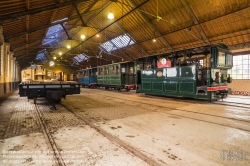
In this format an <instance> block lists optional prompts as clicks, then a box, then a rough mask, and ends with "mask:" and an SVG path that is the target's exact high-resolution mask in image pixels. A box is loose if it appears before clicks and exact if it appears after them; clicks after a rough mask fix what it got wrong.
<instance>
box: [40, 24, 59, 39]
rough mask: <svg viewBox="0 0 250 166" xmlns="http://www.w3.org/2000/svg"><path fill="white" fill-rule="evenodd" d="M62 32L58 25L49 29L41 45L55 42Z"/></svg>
mask: <svg viewBox="0 0 250 166" xmlns="http://www.w3.org/2000/svg"><path fill="white" fill-rule="evenodd" d="M62 30H63V28H62V26H61V25H60V24H58V25H54V26H52V27H50V28H49V30H48V32H47V34H46V37H45V39H44V40H43V44H49V43H51V42H54V41H55V40H57V39H56V37H57V35H58V34H59V33H60V32H61V31H62Z"/></svg>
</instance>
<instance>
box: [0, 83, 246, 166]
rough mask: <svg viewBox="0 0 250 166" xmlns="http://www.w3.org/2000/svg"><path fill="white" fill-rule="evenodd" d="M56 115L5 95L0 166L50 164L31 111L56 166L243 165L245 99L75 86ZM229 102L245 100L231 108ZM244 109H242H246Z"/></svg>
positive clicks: (41, 101)
mask: <svg viewBox="0 0 250 166" xmlns="http://www.w3.org/2000/svg"><path fill="white" fill-rule="evenodd" d="M81 91H82V92H81V94H80V95H73V96H67V99H66V100H64V99H63V100H62V104H63V105H65V106H67V108H68V109H71V110H73V111H74V112H76V113H77V114H78V115H79V116H80V117H83V118H84V119H85V121H83V120H82V119H81V118H79V117H77V116H76V115H75V114H73V113H72V112H69V111H68V110H67V109H66V108H65V107H63V106H62V105H59V104H57V105H56V107H57V110H54V109H53V107H52V106H51V105H48V103H47V101H46V100H44V99H39V100H38V104H37V105H36V106H35V105H34V104H33V102H32V101H30V102H27V99H26V98H20V97H18V95H17V93H14V94H12V95H10V96H6V98H8V100H4V98H3V99H2V100H1V103H0V104H1V105H0V138H1V140H0V153H1V155H0V165H4V166H5V165H38V166H40V165H46V166H47V165H57V161H56V160H55V159H56V158H58V156H56V153H57V152H56V153H55V151H53V150H52V148H51V145H50V144H49V143H48V139H47V138H46V136H45V135H44V130H43V129H42V126H41V124H40V123H39V120H38V116H37V113H36V112H35V110H36V109H38V110H39V112H40V113H41V116H42V118H43V121H44V123H45V124H46V126H47V129H48V131H49V133H50V135H51V136H52V138H51V139H53V140H54V144H55V145H56V147H57V149H58V150H59V151H60V156H59V158H60V160H62V161H63V162H62V163H63V164H64V165H67V166H68V165H79V166H80V165H98V166H99V165H108V166H110V165H112V166H113V165H117V166H121V165H122V166H123V165H124V166H126V165H128V166H130V165H135V166H140V165H141V166H144V165H244V166H245V165H250V143H249V142H250V127H249V125H250V120H249V116H250V110H249V108H248V106H249V105H248V103H249V99H250V98H249V97H244V96H229V97H228V98H227V99H226V100H224V104H225V103H227V102H231V103H230V106H226V105H219V104H213V103H209V102H204V101H199V100H184V99H176V98H163V97H152V96H145V95H143V94H136V93H135V92H134V91H130V92H116V91H112V90H110V91H107V90H98V89H85V88H82V89H81ZM235 102H237V103H238V102H241V103H245V106H244V107H239V106H238V104H235V106H233V105H232V104H234V103H235ZM249 107H250V106H249Z"/></svg>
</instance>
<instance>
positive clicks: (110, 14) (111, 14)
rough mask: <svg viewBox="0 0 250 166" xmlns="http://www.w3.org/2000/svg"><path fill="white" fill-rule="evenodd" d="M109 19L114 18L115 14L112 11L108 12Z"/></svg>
mask: <svg viewBox="0 0 250 166" xmlns="http://www.w3.org/2000/svg"><path fill="white" fill-rule="evenodd" d="M108 19H110V20H112V19H114V14H113V13H112V12H111V11H110V12H109V14H108Z"/></svg>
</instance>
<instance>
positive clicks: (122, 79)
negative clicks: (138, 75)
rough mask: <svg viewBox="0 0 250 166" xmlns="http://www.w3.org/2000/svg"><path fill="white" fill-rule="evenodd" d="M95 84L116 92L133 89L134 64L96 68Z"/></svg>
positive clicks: (126, 63)
mask: <svg viewBox="0 0 250 166" xmlns="http://www.w3.org/2000/svg"><path fill="white" fill-rule="evenodd" d="M97 70H98V74H97V84H98V86H99V87H105V89H109V88H114V89H116V90H118V91H120V90H122V89H126V90H127V91H129V90H130V89H135V88H136V85H135V68H134V62H121V63H113V64H109V65H105V66H99V67H97Z"/></svg>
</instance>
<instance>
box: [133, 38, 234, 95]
mask: <svg viewBox="0 0 250 166" xmlns="http://www.w3.org/2000/svg"><path fill="white" fill-rule="evenodd" d="M232 67H233V57H232V53H231V52H230V50H229V48H228V47H227V46H226V45H225V44H222V43H219V44H215V45H210V46H204V47H198V48H193V49H188V50H181V51H177V52H172V53H168V54H164V55H158V56H152V57H147V58H141V59H138V60H137V61H136V69H137V80H136V83H137V89H136V92H141V93H145V94H152V95H164V96H177V97H188V98H201V99H208V100H214V99H219V98H224V97H227V94H228V87H227V83H231V82H232V78H231V77H230V74H228V70H229V69H231V68H232Z"/></svg>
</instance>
